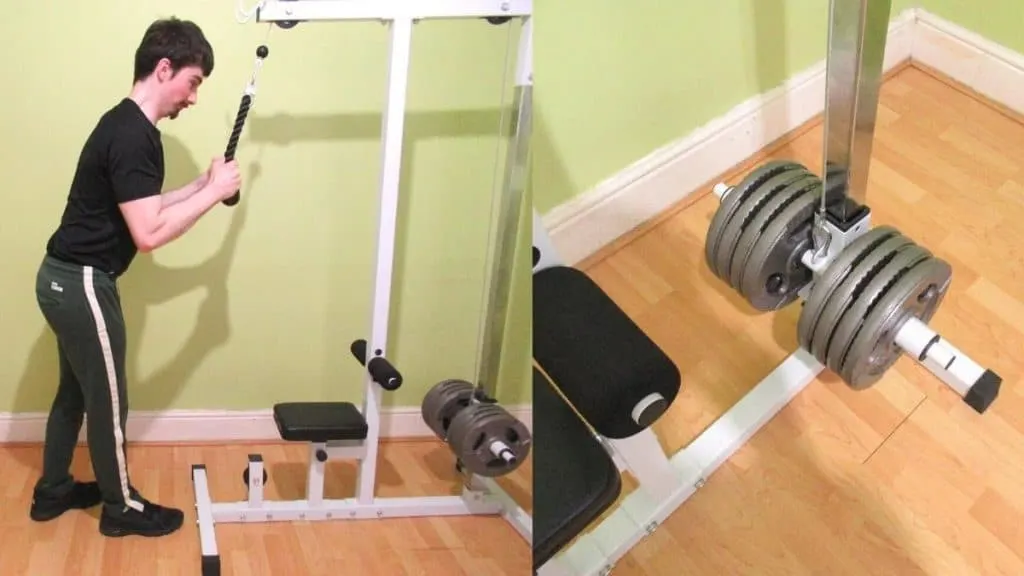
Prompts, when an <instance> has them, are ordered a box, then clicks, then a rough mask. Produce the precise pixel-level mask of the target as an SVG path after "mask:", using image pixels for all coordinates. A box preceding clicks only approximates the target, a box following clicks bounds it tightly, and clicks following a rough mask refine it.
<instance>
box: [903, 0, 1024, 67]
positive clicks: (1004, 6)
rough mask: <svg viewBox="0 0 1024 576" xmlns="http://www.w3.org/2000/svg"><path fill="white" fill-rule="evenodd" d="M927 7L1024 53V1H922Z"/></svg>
mask: <svg viewBox="0 0 1024 576" xmlns="http://www.w3.org/2000/svg"><path fill="white" fill-rule="evenodd" d="M918 5H919V6H921V7H922V8H924V9H925V10H927V11H929V12H931V13H932V14H935V15H936V16H939V17H941V18H945V19H946V20H949V21H950V22H954V23H956V24H959V25H960V26H963V27H964V28H967V29H968V30H971V31H972V32H975V33H977V34H980V35H981V36H984V37H985V38H988V39H989V40H991V41H993V42H995V43H996V44H1001V45H1003V46H1005V47H1006V48H1008V49H1010V50H1013V51H1014V52H1018V53H1021V54H1024V35H1022V34H1021V32H1022V31H1024V2H1022V1H1021V0H921V1H920V2H919V3H918Z"/></svg>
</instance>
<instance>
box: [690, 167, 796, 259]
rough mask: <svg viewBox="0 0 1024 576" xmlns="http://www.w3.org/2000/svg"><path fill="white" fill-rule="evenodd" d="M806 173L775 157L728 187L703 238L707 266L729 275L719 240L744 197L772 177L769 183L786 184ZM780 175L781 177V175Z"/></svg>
mask: <svg viewBox="0 0 1024 576" xmlns="http://www.w3.org/2000/svg"><path fill="white" fill-rule="evenodd" d="M805 174H809V172H807V169H805V168H804V167H803V166H801V165H800V164H798V163H796V162H790V161H781V160H779V161H773V162H768V163H766V164H764V165H762V166H760V167H758V168H757V169H755V170H753V171H751V172H750V173H749V174H747V176H746V178H744V179H743V181H742V182H740V183H739V184H737V185H736V186H734V187H732V188H730V189H729V191H728V193H727V194H726V195H725V196H724V197H723V198H722V201H721V203H720V204H719V206H718V209H717V210H715V213H714V215H713V216H712V217H711V224H710V225H709V226H708V232H707V235H706V236H705V241H704V258H705V260H706V261H707V265H708V268H710V269H711V271H712V272H713V273H714V274H715V275H716V276H718V277H719V278H722V279H725V277H726V276H724V275H723V274H722V271H721V269H720V268H719V265H718V262H719V261H720V259H719V256H718V251H719V244H721V242H722V238H723V234H724V233H725V229H726V227H727V226H728V225H729V222H730V221H731V220H732V218H733V216H734V215H735V213H736V210H737V209H738V208H739V207H740V205H741V204H743V202H744V200H746V199H747V197H748V196H749V195H750V194H751V193H753V192H754V191H755V190H757V189H758V188H760V187H761V186H762V185H764V184H768V183H769V181H771V184H768V186H770V187H775V186H780V185H782V186H784V185H786V184H788V183H790V182H792V180H793V179H796V178H800V177H802V176H803V175H805ZM780 176H781V179H780V178H779V177H780ZM727 254H728V256H729V258H731V257H732V253H731V251H729V252H728V253H727ZM725 262H728V260H725Z"/></svg>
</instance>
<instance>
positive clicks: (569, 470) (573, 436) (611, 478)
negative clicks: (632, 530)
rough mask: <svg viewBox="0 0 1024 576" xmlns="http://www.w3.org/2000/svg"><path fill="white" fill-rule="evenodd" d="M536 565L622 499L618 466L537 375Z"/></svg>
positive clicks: (534, 378) (534, 531)
mask: <svg viewBox="0 0 1024 576" xmlns="http://www.w3.org/2000/svg"><path fill="white" fill-rule="evenodd" d="M533 413H534V418H533V421H534V427H535V430H534V436H536V437H538V438H541V439H542V440H541V441H540V442H537V443H536V445H535V446H534V447H533V454H534V455H533V457H534V466H533V509H534V513H533V565H534V566H537V567H539V566H541V565H543V564H544V563H545V562H547V561H548V560H550V559H551V558H552V557H554V556H555V555H556V554H558V553H559V552H560V551H561V550H562V548H564V547H565V546H566V545H567V544H569V542H571V541H572V540H573V539H574V538H575V537H576V536H577V535H578V534H580V533H581V532H583V531H584V530H585V529H586V528H587V526H588V525H589V524H590V523H591V522H593V521H594V520H595V519H597V517H598V516H600V515H601V514H602V513H603V512H604V511H605V510H607V509H608V508H609V507H610V506H611V505H612V504H613V503H614V502H615V500H616V499H617V498H618V497H619V493H620V492H621V490H622V480H621V477H620V476H619V470H618V468H616V466H615V461H614V460H612V457H611V455H610V454H609V453H608V451H607V450H605V448H604V446H603V445H602V444H601V443H600V442H599V441H598V440H597V438H595V437H594V434H593V433H592V432H591V431H590V429H589V428H587V426H586V424H584V422H583V421H582V420H580V417H579V416H578V415H577V414H576V413H575V412H574V411H573V410H572V407H570V406H569V405H568V404H566V402H565V400H564V399H563V398H562V397H561V396H559V395H558V393H557V392H556V391H555V389H554V388H553V387H552V385H551V383H550V382H548V380H547V378H545V377H544V375H543V374H542V373H541V372H540V371H538V370H537V369H536V368H534V370H533Z"/></svg>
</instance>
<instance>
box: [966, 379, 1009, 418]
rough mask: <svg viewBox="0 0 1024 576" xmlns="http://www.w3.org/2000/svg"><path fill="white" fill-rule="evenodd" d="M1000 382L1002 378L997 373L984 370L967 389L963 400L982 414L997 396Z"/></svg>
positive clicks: (1001, 382)
mask: <svg viewBox="0 0 1024 576" xmlns="http://www.w3.org/2000/svg"><path fill="white" fill-rule="evenodd" d="M1002 384H1003V379H1002V378H1001V377H1000V376H999V375H998V374H996V373H995V372H993V371H991V370H985V373H984V374H982V375H981V378H978V381H977V382H975V383H974V385H973V386H971V389H970V390H968V391H967V395H966V396H964V402H966V403H967V405H968V406H970V407H971V408H974V411H975V412H977V413H978V414H984V413H985V410H988V407H989V406H991V405H992V403H993V402H995V400H996V397H997V396H999V387H1000V386H1002Z"/></svg>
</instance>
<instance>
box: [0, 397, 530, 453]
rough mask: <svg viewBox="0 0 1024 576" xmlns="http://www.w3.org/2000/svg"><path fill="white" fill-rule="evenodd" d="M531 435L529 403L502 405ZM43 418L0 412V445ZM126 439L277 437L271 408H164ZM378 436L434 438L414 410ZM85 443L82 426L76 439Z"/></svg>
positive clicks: (41, 428)
mask: <svg viewBox="0 0 1024 576" xmlns="http://www.w3.org/2000/svg"><path fill="white" fill-rule="evenodd" d="M505 409H506V410H508V411H509V412H510V413H511V414H512V415H513V416H515V417H516V418H519V419H520V420H522V421H523V423H524V424H525V425H526V427H527V429H528V430H530V431H531V433H532V431H533V420H532V417H533V414H532V408H531V407H530V406H529V405H516V406H505ZM46 416H47V415H46V414H44V413H41V412H36V413H24V414H12V413H10V412H5V413H0V443H4V442H42V441H43V438H44V437H45V431H46ZM127 428H128V430H127V434H126V436H127V438H128V441H129V442H130V443H132V444H135V443H139V442H253V441H255V442H259V441H266V442H274V441H279V440H280V439H281V436H280V435H279V434H278V432H277V426H276V425H275V424H274V415H273V412H272V411H271V410H251V411H228V410H169V411H165V412H130V413H129V415H128V426H127ZM380 435H381V438H425V437H431V438H436V436H435V435H434V432H433V431H431V430H430V428H428V427H427V425H426V424H425V423H424V422H423V417H422V416H421V414H420V409H419V407H402V408H385V409H383V410H382V414H381V431H380ZM79 441H80V442H83V443H84V442H85V426H83V427H82V433H81V435H80V436H79Z"/></svg>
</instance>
